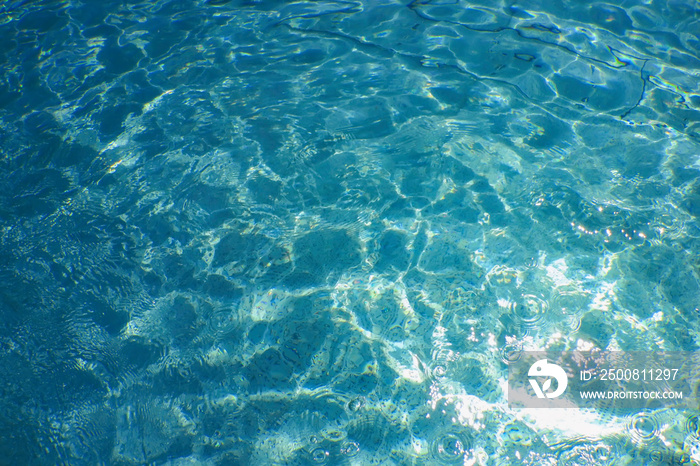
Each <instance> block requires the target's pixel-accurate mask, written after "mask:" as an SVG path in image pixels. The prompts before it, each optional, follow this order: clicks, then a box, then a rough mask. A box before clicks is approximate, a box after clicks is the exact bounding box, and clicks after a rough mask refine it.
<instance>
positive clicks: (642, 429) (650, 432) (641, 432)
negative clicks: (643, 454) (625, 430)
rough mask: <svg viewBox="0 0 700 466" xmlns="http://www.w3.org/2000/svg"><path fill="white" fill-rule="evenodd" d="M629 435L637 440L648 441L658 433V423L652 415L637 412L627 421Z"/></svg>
mask: <svg viewBox="0 0 700 466" xmlns="http://www.w3.org/2000/svg"><path fill="white" fill-rule="evenodd" d="M629 430H630V435H631V436H632V438H633V439H634V440H636V441H638V442H648V441H649V440H651V439H653V438H654V437H656V436H657V435H658V434H659V423H658V422H657V420H656V417H654V415H652V414H649V413H638V414H635V415H634V416H632V419H630V423H629Z"/></svg>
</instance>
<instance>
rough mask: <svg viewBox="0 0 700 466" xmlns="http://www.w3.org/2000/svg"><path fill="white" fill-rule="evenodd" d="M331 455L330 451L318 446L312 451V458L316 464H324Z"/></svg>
mask: <svg viewBox="0 0 700 466" xmlns="http://www.w3.org/2000/svg"><path fill="white" fill-rule="evenodd" d="M329 455H330V453H328V452H327V451H326V450H324V449H323V448H317V449H315V450H314V451H312V452H311V460H312V461H313V462H314V463H316V464H324V463H325V462H326V460H327V459H328V456H329Z"/></svg>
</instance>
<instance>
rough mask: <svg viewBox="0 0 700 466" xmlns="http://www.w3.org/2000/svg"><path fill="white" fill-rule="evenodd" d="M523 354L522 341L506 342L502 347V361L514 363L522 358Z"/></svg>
mask: <svg viewBox="0 0 700 466" xmlns="http://www.w3.org/2000/svg"><path fill="white" fill-rule="evenodd" d="M522 355H523V345H522V343H520V342H517V341H516V342H512V343H508V344H506V345H505V346H504V347H503V349H501V361H503V362H504V363H506V364H513V363H514V362H517V361H518V360H520V358H521V357H522Z"/></svg>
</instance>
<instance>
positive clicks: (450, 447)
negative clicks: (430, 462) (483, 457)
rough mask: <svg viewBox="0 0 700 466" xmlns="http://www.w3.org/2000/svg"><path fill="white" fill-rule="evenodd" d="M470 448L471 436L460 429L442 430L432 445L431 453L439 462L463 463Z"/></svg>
mask: <svg viewBox="0 0 700 466" xmlns="http://www.w3.org/2000/svg"><path fill="white" fill-rule="evenodd" d="M469 449H471V442H470V438H469V436H468V435H466V434H464V433H462V432H459V431H447V432H442V433H440V434H438V435H437V437H436V438H435V440H434V441H433V442H432V443H431V445H430V451H431V455H432V457H433V459H434V460H435V461H436V462H437V463H439V464H461V463H463V462H464V455H465V454H466V453H467V451H468V450H469Z"/></svg>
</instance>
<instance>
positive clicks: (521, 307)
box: [512, 294, 547, 329]
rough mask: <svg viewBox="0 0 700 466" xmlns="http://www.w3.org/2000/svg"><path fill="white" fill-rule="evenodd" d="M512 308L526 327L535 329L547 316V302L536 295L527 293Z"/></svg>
mask: <svg viewBox="0 0 700 466" xmlns="http://www.w3.org/2000/svg"><path fill="white" fill-rule="evenodd" d="M512 309H513V312H514V313H515V315H516V316H517V318H518V319H519V320H520V322H521V323H522V325H523V327H524V328H527V329H535V328H539V327H540V322H541V321H542V319H544V317H545V314H546V312H547V302H546V301H544V300H543V299H541V298H539V297H537V296H535V295H531V294H527V295H523V296H522V297H521V299H520V300H519V301H518V302H517V303H514V304H513V306H512Z"/></svg>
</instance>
